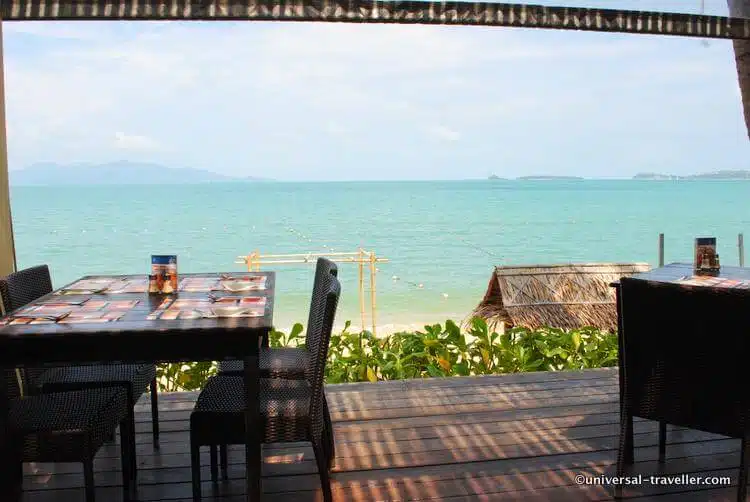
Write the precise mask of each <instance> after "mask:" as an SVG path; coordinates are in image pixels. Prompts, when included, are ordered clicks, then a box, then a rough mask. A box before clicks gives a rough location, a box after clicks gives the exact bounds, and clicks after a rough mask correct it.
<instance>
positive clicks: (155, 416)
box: [149, 377, 159, 450]
mask: <svg viewBox="0 0 750 502" xmlns="http://www.w3.org/2000/svg"><path fill="white" fill-rule="evenodd" d="M149 387H151V427H152V435H153V440H154V449H155V450H158V449H159V399H158V397H157V384H156V377H154V379H153V380H151V385H149Z"/></svg>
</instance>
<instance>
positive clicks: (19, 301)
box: [0, 265, 159, 468]
mask: <svg viewBox="0 0 750 502" xmlns="http://www.w3.org/2000/svg"><path fill="white" fill-rule="evenodd" d="M51 292H52V279H51V277H50V272H49V267H48V266H47V265H38V266H35V267H30V268H27V269H24V270H20V271H18V272H15V273H12V274H10V275H8V276H6V277H4V278H2V279H0V299H2V302H3V305H4V307H5V311H6V313H10V312H12V311H14V310H17V309H20V308H21V307H24V306H26V305H27V304H29V303H31V302H33V301H35V300H37V299H39V298H41V297H42V296H44V295H46V294H49V293H51ZM22 371H23V373H24V377H25V378H24V379H23V380H24V382H25V385H26V388H25V389H23V391H24V392H25V393H26V394H30V395H31V394H38V393H49V392H62V391H71V390H83V389H91V388H102V387H122V388H123V389H125V391H126V393H127V396H128V402H129V403H130V413H129V415H130V421H131V425H132V426H133V427H135V410H134V407H135V403H136V402H137V401H138V399H140V397H141V395H143V393H144V392H145V391H146V388H147V387H150V388H151V422H152V426H153V430H152V437H153V444H154V448H156V449H158V448H159V408H158V401H157V388H156V365H154V364H114V363H113V364H97V365H85V366H61V367H55V368H26V369H24V370H22ZM113 437H114V436H113ZM133 441H135V439H134V438H133ZM133 448H135V443H133ZM133 462H135V456H133ZM134 468H135V464H134Z"/></svg>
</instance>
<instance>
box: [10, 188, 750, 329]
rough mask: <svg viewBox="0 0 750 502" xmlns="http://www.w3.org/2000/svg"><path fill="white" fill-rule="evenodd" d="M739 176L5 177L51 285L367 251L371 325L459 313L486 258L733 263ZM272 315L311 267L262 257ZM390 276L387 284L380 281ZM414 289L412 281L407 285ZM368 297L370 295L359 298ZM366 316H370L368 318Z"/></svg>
mask: <svg viewBox="0 0 750 502" xmlns="http://www.w3.org/2000/svg"><path fill="white" fill-rule="evenodd" d="M749 196H750V182H741V181H681V182H674V181H614V180H613V181H489V180H487V181H484V180H481V181H449V182H358V183H353V182H351V183H350V182H346V183H345V182H342V183H257V184H251V183H216V184H204V185H185V186H157V185H143V186H138V185H132V186H118V187H112V186H94V187H92V186H86V187H84V186H80V187H65V188H59V187H21V186H17V187H12V189H11V198H12V202H11V203H12V209H13V217H14V230H15V234H16V248H17V255H18V261H19V263H18V265H19V267H26V266H31V265H35V264H38V263H48V264H49V265H50V266H51V268H52V273H53V280H54V282H55V286H61V285H63V284H65V283H67V282H70V281H72V280H74V279H75V278H77V277H79V276H81V275H85V274H97V273H107V274H111V273H147V271H148V269H149V266H150V265H149V264H150V255H151V254H152V253H153V254H156V253H164V254H177V255H178V257H179V258H178V259H179V269H180V271H181V272H201V271H232V270H242V265H237V264H234V261H235V258H236V257H237V256H238V255H241V254H246V253H248V252H250V251H253V250H258V251H260V252H261V253H297V252H308V251H326V250H333V251H356V249H357V248H358V247H359V246H362V247H364V248H366V249H372V250H375V251H376V253H377V254H378V256H383V257H386V258H388V259H389V260H390V262H389V263H382V264H380V265H379V266H378V269H379V273H378V275H377V295H378V296H377V304H378V324H387V323H396V324H401V323H424V322H435V321H444V320H445V319H446V318H454V319H459V318H463V316H465V315H466V314H467V313H468V312H469V311H470V310H471V309H472V308H473V307H474V306H475V305H476V304H477V303H478V302H479V301H480V300H481V298H482V295H483V293H484V290H485V288H486V286H487V281H488V279H489V277H490V274H491V271H492V267H493V266H494V265H502V264H506V265H510V264H514V265H515V264H535V263H568V262H633V261H643V262H649V263H651V264H652V265H653V264H655V262H656V259H657V235H658V233H659V232H664V233H665V234H666V237H665V240H666V260H667V261H668V262H670V261H690V260H691V255H692V246H693V238H694V237H696V236H700V235H706V236H716V237H717V238H718V246H719V253H720V254H721V261H722V264H724V265H736V264H737V263H738V255H737V245H736V243H737V234H738V233H739V232H745V233H746V234H747V235H748V236H749V237H750V206H749V205H748V203H747V200H748V197H749ZM274 269H275V270H277V273H278V275H277V281H278V293H277V295H278V297H277V304H276V309H275V322H276V324H277V325H278V326H281V327H284V326H287V325H288V324H289V323H291V322H294V321H297V320H299V321H303V320H306V319H307V306H308V304H309V295H310V288H311V284H312V267H311V266H304V265H281V266H275V268H274ZM340 276H341V277H342V280H343V283H342V287H343V296H342V303H341V307H340V310H339V315H338V317H337V319H338V320H340V321H343V320H346V319H351V320H353V321H355V322H356V321H357V320H358V319H359V313H358V312H359V306H358V295H357V267H356V266H355V265H353V264H342V265H341V266H340ZM393 276H397V277H398V278H399V280H394V279H393ZM419 284H422V285H423V287H422V288H419V287H418V285H419ZM367 301H368V304H369V298H368V300H367ZM368 322H369V321H368Z"/></svg>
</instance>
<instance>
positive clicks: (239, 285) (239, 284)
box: [221, 281, 256, 293]
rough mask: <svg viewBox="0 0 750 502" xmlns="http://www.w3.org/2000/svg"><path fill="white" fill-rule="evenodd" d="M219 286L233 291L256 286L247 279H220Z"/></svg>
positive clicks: (247, 289) (245, 289)
mask: <svg viewBox="0 0 750 502" xmlns="http://www.w3.org/2000/svg"><path fill="white" fill-rule="evenodd" d="M221 287H222V288H224V289H225V290H227V291H231V292H233V293H236V292H239V291H250V290H252V289H254V288H255V287H256V285H255V284H253V283H252V282H248V281H221Z"/></svg>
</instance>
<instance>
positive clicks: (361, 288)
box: [357, 248, 365, 330]
mask: <svg viewBox="0 0 750 502" xmlns="http://www.w3.org/2000/svg"><path fill="white" fill-rule="evenodd" d="M357 261H358V263H357V266H358V267H359V316H360V319H361V321H362V330H364V329H365V264H364V253H363V252H362V248H359V251H358V255H357Z"/></svg>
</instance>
